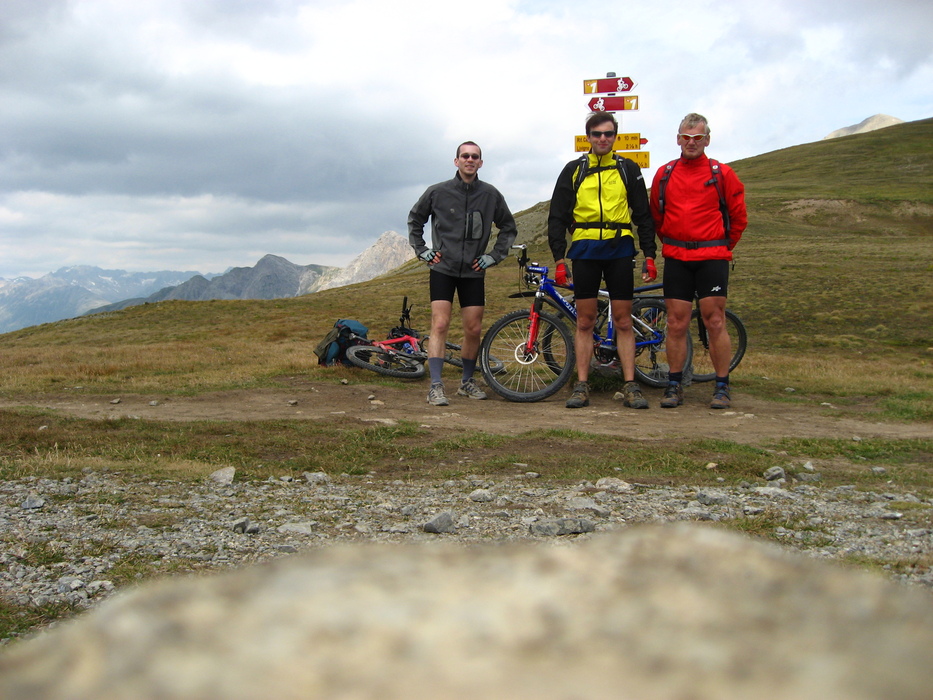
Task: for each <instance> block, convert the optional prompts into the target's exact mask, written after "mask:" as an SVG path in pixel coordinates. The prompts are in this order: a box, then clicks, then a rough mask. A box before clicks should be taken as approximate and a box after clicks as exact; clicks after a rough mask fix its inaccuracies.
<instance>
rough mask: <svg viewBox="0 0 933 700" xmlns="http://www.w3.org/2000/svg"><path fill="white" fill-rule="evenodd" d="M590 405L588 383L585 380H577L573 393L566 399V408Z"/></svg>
mask: <svg viewBox="0 0 933 700" xmlns="http://www.w3.org/2000/svg"><path fill="white" fill-rule="evenodd" d="M589 405H590V385H589V384H587V383H586V382H577V383H576V384H575V385H574V387H573V393H572V394H571V395H570V398H569V399H567V408H583V407H584V406H589Z"/></svg>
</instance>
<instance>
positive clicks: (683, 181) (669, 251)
mask: <svg viewBox="0 0 933 700" xmlns="http://www.w3.org/2000/svg"><path fill="white" fill-rule="evenodd" d="M709 133H710V131H709V124H708V122H707V121H706V117H704V116H702V115H700V114H695V113H691V114H688V115H687V116H686V117H684V119H683V121H682V122H681V123H680V129H679V130H678V134H677V144H678V145H679V146H680V153H681V155H680V158H678V159H677V160H674V161H671V162H670V163H668V164H667V165H666V166H665V167H663V168H660V169H659V170H658V171H657V173H655V177H654V182H653V183H652V185H651V214H652V216H653V217H654V221H655V228H656V229H657V232H658V236H659V237H660V239H661V242H662V244H663V247H662V248H661V254H662V256H663V257H664V300H665V303H666V304H667V357H668V362H669V364H670V374H669V377H668V386H667V389H665V391H664V398H663V399H661V407H662V408H674V407H676V406H680V405H681V404H682V403H683V402H684V390H683V385H682V381H683V371H684V361H685V360H686V357H687V329H688V327H689V326H690V314H691V312H692V310H693V299H694V297H695V296H696V297H697V298H699V303H700V314H701V315H702V317H703V323H704V324H706V330H707V332H708V334H709V352H710V359H711V360H712V362H713V367H714V369H715V370H716V388H715V389H714V390H713V399H712V401H711V402H710V407H711V408H728V407H729V404H730V396H729V361H730V359H731V358H732V347H731V342H730V340H729V334H728V332H727V331H726V325H725V324H726V296H727V292H728V288H729V263H730V261H731V260H732V249H733V248H735V246H736V244H737V243H738V242H739V239H740V238H741V237H742V232H743V231H744V230H745V226H746V225H747V223H748V216H747V214H746V211H745V187H744V185H742V183H741V182H740V181H739V178H738V177H737V176H736V174H735V172H734V171H733V170H732V168H730V167H729V166H728V165H724V164H722V163H718V162H717V161H715V160H712V159H711V158H708V157H707V156H706V147H707V146H708V145H709Z"/></svg>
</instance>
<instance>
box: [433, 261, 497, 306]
mask: <svg viewBox="0 0 933 700" xmlns="http://www.w3.org/2000/svg"><path fill="white" fill-rule="evenodd" d="M430 289H431V301H449V302H450V303H451V304H452V303H453V301H454V292H455V291H456V292H457V298H458V299H459V300H460V308H464V307H466V306H486V278H485V277H451V276H450V275H445V274H444V273H443V272H435V271H434V270H431V277H430Z"/></svg>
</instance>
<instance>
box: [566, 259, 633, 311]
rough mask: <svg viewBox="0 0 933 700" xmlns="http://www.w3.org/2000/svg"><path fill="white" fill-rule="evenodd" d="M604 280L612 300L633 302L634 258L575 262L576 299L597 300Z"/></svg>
mask: <svg viewBox="0 0 933 700" xmlns="http://www.w3.org/2000/svg"><path fill="white" fill-rule="evenodd" d="M603 279H605V280H606V290H607V291H608V292H609V298H610V299H615V300H621V301H631V300H632V297H633V296H634V294H635V292H634V290H635V281H634V280H633V279H632V257H631V256H629V257H625V258H613V259H612V260H574V261H573V296H574V298H575V299H595V298H596V297H597V296H599V287H600V285H601V284H602V281H603Z"/></svg>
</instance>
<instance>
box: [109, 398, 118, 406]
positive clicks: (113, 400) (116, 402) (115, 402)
mask: <svg viewBox="0 0 933 700" xmlns="http://www.w3.org/2000/svg"><path fill="white" fill-rule="evenodd" d="M110 403H112V404H114V405H116V404H118V403H120V399H112V400H111V401H110Z"/></svg>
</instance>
